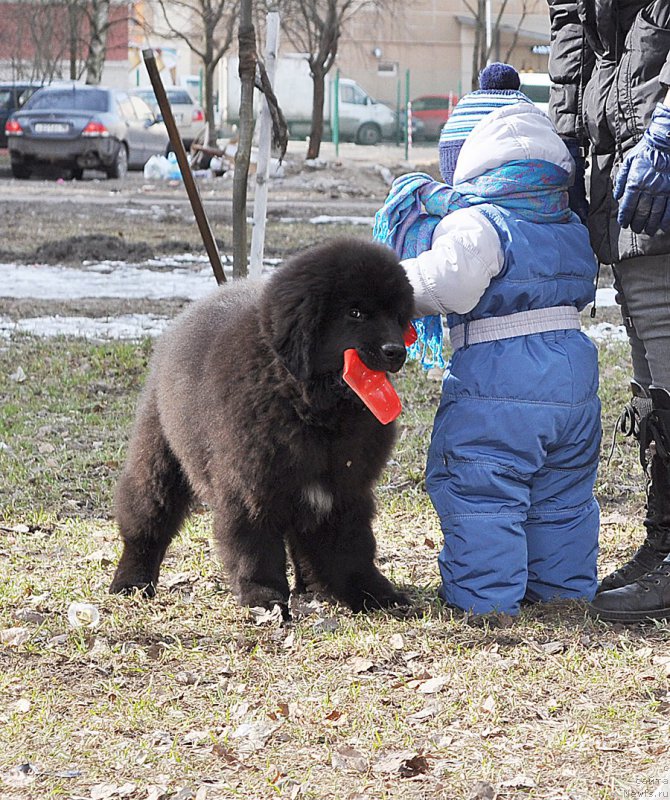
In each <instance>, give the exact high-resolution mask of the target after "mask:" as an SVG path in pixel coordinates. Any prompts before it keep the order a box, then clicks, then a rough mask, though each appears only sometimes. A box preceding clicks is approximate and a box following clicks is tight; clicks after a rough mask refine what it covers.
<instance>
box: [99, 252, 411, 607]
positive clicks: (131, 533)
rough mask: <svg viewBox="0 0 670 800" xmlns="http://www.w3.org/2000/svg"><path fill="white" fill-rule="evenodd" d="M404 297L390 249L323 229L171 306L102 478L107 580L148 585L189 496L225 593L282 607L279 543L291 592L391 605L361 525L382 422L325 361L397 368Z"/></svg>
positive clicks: (391, 591)
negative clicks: (128, 422)
mask: <svg viewBox="0 0 670 800" xmlns="http://www.w3.org/2000/svg"><path fill="white" fill-rule="evenodd" d="M412 309H413V297H412V289H411V286H410V283H409V281H408V280H407V277H406V276H405V273H404V271H403V269H402V267H401V266H400V264H399V262H398V260H397V259H396V257H395V256H394V254H393V253H392V251H391V250H390V249H388V248H386V247H383V246H380V245H374V244H368V243H365V242H361V241H355V240H348V239H339V240H333V241H331V242H329V243H326V244H324V245H322V246H318V247H315V248H312V249H310V250H307V251H305V252H303V253H302V254H299V255H298V256H296V257H294V258H293V259H291V260H290V261H288V262H287V264H286V265H285V266H282V267H281V268H279V269H278V270H277V272H276V273H275V274H274V275H273V276H272V277H271V278H270V279H269V280H268V281H267V282H265V283H249V282H243V283H242V282H240V283H237V284H233V285H228V286H225V287H223V288H220V289H218V290H217V291H216V292H215V293H213V294H212V295H210V296H209V297H206V298H204V299H203V300H201V301H198V302H196V303H194V304H193V305H192V306H191V307H190V308H189V309H188V310H187V311H186V312H185V313H183V314H182V315H181V317H180V318H179V319H178V320H177V321H176V322H175V324H174V325H173V326H172V327H171V328H170V329H169V330H168V331H167V332H166V334H165V335H164V336H163V337H162V338H161V340H160V342H159V344H158V346H157V348H156V352H155V355H154V357H153V360H152V366H151V372H150V375H149V378H148V382H147V385H146V388H145V390H144V394H143V396H142V400H141V404H140V407H139V410H138V413H137V418H136V421H135V427H134V431H133V434H132V439H131V442H130V448H129V452H128V458H127V462H126V464H125V468H124V470H123V474H122V476H121V478H120V481H119V484H118V487H117V492H116V517H117V521H118V524H119V528H120V532H121V537H122V539H123V543H124V547H123V554H122V556H121V560H120V561H119V564H118V567H117V570H116V574H115V576H114V580H113V582H112V585H111V587H110V591H112V592H128V591H131V590H132V589H133V588H135V587H137V588H140V589H142V590H143V591H144V593H145V594H146V595H149V596H151V595H153V593H154V587H155V584H156V582H157V581H158V573H159V569H160V565H161V562H162V560H163V557H164V555H165V551H166V550H167V548H168V545H169V544H170V541H171V540H172V538H173V537H174V536H175V534H176V533H177V532H178V530H179V528H180V526H181V524H182V522H183V520H184V518H185V516H186V514H187V513H188V510H189V507H190V505H191V503H192V502H193V501H194V500H196V499H199V500H202V501H204V502H206V503H207V504H208V505H209V506H210V508H211V510H212V513H213V518H214V534H215V537H216V540H217V542H218V546H219V550H220V554H221V557H222V559H223V561H224V564H225V566H226V568H227V571H228V573H229V577H230V582H231V587H232V590H233V592H234V594H235V596H236V598H237V600H238V601H239V602H240V603H241V604H243V605H248V606H264V607H266V608H271V607H273V606H274V605H275V604H279V605H280V606H281V607H282V608H283V609H284V610H285V609H286V605H287V603H288V597H289V585H288V581H287V577H286V549H287V547H288V551H289V553H290V556H291V558H292V560H293V563H294V566H295V573H296V589H297V590H298V591H302V590H305V589H310V590H318V591H322V592H325V593H327V594H329V595H330V596H332V597H334V598H336V599H337V600H339V601H341V602H343V603H346V604H347V605H348V606H349V607H350V608H352V609H353V610H354V611H360V610H364V609H368V608H375V607H377V608H380V607H389V606H392V605H396V604H406V603H407V599H406V597H405V596H404V595H402V594H401V593H400V592H398V591H397V590H396V589H395V588H394V587H393V586H392V584H391V583H390V582H389V581H388V580H387V579H386V578H385V577H384V576H383V575H382V574H381V572H379V570H378V569H377V567H376V566H375V564H374V557H375V540H374V537H373V534H372V528H371V522H372V518H373V515H374V501H373V494H372V489H373V485H374V483H375V481H376V480H377V478H378V477H379V474H380V472H381V471H382V469H383V467H384V464H385V462H386V459H387V457H388V455H389V452H390V450H391V446H392V443H393V439H394V425H393V424H390V425H387V426H384V425H382V424H381V423H379V422H378V421H377V420H376V419H375V417H374V416H373V415H372V413H371V412H370V411H369V410H368V409H367V408H365V406H364V405H363V403H362V402H361V401H360V400H359V398H358V397H357V396H356V395H355V394H354V393H353V392H352V391H351V389H349V387H348V386H347V385H346V384H345V383H344V382H343V381H342V378H341V374H342V368H343V352H344V351H345V350H346V349H348V348H355V349H356V350H357V352H358V354H359V356H360V357H361V359H362V360H363V362H364V363H365V364H366V365H367V366H368V367H370V368H371V369H374V370H383V371H390V372H396V371H397V370H399V369H400V367H401V366H402V364H403V362H404V361H405V347H404V344H403V329H404V328H405V327H406V325H407V324H408V322H409V320H410V317H411V315H412Z"/></svg>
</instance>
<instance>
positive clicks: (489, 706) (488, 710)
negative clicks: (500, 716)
mask: <svg viewBox="0 0 670 800" xmlns="http://www.w3.org/2000/svg"><path fill="white" fill-rule="evenodd" d="M480 708H481V710H482V711H483V712H484V713H485V714H495V711H496V700H495V697H494V696H493V695H492V694H490V695H489V696H488V697H487V698H486V700H484V702H483V703H482V704H481V706H480Z"/></svg>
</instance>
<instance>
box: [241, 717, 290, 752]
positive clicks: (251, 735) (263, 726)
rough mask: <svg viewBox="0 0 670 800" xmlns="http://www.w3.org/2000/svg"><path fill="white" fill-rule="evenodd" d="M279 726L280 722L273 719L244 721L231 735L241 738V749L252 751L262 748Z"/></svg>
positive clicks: (242, 750)
mask: <svg viewBox="0 0 670 800" xmlns="http://www.w3.org/2000/svg"><path fill="white" fill-rule="evenodd" d="M278 727H279V723H276V722H271V721H269V720H268V721H263V722H243V723H242V724H241V725H240V726H239V727H238V728H236V729H235V730H234V731H233V733H232V734H231V737H232V738H233V739H240V740H241V741H240V744H239V748H238V749H239V751H240V752H244V753H251V752H253V751H255V750H262V749H263V748H264V747H265V744H266V742H267V740H268V739H269V738H270V736H272V734H273V733H274V732H275V731H276V730H277V728H278Z"/></svg>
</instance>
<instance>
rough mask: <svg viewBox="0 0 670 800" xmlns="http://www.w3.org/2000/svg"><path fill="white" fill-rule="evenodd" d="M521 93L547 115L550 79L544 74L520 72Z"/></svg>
mask: <svg viewBox="0 0 670 800" xmlns="http://www.w3.org/2000/svg"><path fill="white" fill-rule="evenodd" d="M519 78H521V91H522V92H523V93H524V94H525V95H526V96H527V97H528V98H529V99H530V100H532V101H533V103H535V105H536V106H537V107H538V108H541V109H542V111H544V113H545V114H547V113H549V90H550V89H551V78H550V77H549V75H548V73H546V72H520V73H519Z"/></svg>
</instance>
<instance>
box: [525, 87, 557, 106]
mask: <svg viewBox="0 0 670 800" xmlns="http://www.w3.org/2000/svg"><path fill="white" fill-rule="evenodd" d="M521 91H522V92H523V93H524V94H525V95H526V97H527V98H528V99H529V100H532V101H533V102H534V103H548V102H549V91H550V89H549V86H540V85H539V84H536V85H534V86H533V85H530V84H528V83H525V84H523V83H522V84H521Z"/></svg>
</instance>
